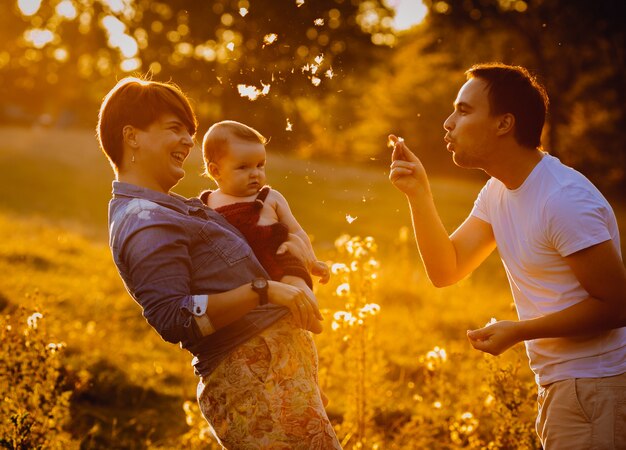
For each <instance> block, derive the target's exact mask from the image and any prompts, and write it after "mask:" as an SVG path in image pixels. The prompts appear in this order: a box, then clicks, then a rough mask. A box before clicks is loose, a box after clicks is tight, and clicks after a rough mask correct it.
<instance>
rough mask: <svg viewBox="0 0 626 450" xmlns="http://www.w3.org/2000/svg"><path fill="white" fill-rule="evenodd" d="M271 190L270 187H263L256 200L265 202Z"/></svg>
mask: <svg viewBox="0 0 626 450" xmlns="http://www.w3.org/2000/svg"><path fill="white" fill-rule="evenodd" d="M271 190H272V188H271V187H270V186H267V185H266V186H263V187H262V188H261V190H260V191H259V193H258V194H257V196H256V200H261V201H262V202H264V201H265V199H266V198H267V195H268V194H269V193H270V191H271Z"/></svg>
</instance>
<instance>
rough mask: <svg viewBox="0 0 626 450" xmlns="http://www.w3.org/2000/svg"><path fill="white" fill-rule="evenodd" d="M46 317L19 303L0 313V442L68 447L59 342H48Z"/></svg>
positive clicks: (67, 392) (20, 446) (66, 399)
mask: <svg viewBox="0 0 626 450" xmlns="http://www.w3.org/2000/svg"><path fill="white" fill-rule="evenodd" d="M45 320H46V319H45V318H43V316H42V315H41V314H40V313H39V312H27V311H26V309H23V308H19V309H17V310H16V311H14V312H12V313H11V314H10V315H4V316H2V317H0V355H1V358H0V392H2V393H3V394H2V396H3V399H2V402H1V403H0V447H2V448H7V449H12V450H13V449H15V450H17V449H24V450H25V449H34V448H51V449H54V448H58V449H63V448H67V445H68V443H69V442H70V440H69V436H68V434H67V433H66V432H65V431H64V429H63V427H64V426H65V425H67V422H68V419H69V412H70V408H69V405H70V403H69V397H70V395H71V390H69V389H68V388H67V387H66V386H65V383H64V381H65V380H64V367H63V364H62V359H61V355H62V351H63V348H64V347H65V344H63V343H55V342H50V338H49V336H48V334H47V333H46V330H45V326H44V322H45Z"/></svg>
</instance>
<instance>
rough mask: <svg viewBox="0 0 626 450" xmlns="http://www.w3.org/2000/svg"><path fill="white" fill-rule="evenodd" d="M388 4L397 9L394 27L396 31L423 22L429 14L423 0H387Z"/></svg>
mask: <svg viewBox="0 0 626 450" xmlns="http://www.w3.org/2000/svg"><path fill="white" fill-rule="evenodd" d="M387 4H388V5H389V6H391V7H392V8H393V9H394V10H395V16H394V18H393V28H394V29H395V30H396V31H405V30H408V29H409V28H411V27H413V26H415V25H417V24H420V23H422V21H423V20H424V18H425V17H426V14H428V8H427V7H426V5H424V3H422V0H387Z"/></svg>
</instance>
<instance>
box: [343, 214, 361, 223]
mask: <svg viewBox="0 0 626 450" xmlns="http://www.w3.org/2000/svg"><path fill="white" fill-rule="evenodd" d="M356 219H358V217H352V216H351V215H350V214H346V222H348V223H352V222H354V221H355V220H356Z"/></svg>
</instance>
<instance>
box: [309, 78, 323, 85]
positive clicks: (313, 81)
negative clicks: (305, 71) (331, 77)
mask: <svg viewBox="0 0 626 450" xmlns="http://www.w3.org/2000/svg"><path fill="white" fill-rule="evenodd" d="M321 82H322V80H321V79H320V78H317V77H311V84H313V86H319V85H320V83H321Z"/></svg>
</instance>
